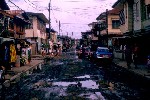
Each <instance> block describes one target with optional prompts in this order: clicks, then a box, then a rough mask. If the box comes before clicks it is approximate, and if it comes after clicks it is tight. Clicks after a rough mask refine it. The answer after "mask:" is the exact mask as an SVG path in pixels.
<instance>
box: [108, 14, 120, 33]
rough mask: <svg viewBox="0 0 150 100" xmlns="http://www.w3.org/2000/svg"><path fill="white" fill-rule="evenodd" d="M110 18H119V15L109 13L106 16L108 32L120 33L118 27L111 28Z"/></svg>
mask: <svg viewBox="0 0 150 100" xmlns="http://www.w3.org/2000/svg"><path fill="white" fill-rule="evenodd" d="M112 20H119V15H109V16H108V34H120V33H121V31H120V29H119V28H118V29H113V28H112Z"/></svg>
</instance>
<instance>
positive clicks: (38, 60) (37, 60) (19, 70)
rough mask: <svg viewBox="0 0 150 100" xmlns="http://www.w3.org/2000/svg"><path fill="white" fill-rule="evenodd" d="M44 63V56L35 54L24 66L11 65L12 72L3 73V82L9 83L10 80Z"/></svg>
mask: <svg viewBox="0 0 150 100" xmlns="http://www.w3.org/2000/svg"><path fill="white" fill-rule="evenodd" d="M42 63H44V58H43V57H42V56H41V55H35V56H33V57H32V58H31V62H30V64H27V65H25V66H21V67H13V68H12V69H11V72H13V75H11V74H6V75H5V79H6V80H5V82H4V84H6V85H7V84H8V83H11V81H15V80H17V79H18V78H20V75H21V74H23V73H28V72H30V71H32V70H33V69H35V68H36V67H37V66H38V65H40V64H42Z"/></svg>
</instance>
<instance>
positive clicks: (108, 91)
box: [3, 52, 146, 100]
mask: <svg viewBox="0 0 150 100" xmlns="http://www.w3.org/2000/svg"><path fill="white" fill-rule="evenodd" d="M112 68H115V67H113V65H110V67H109V68H105V67H104V66H99V65H97V64H94V63H92V62H90V61H89V60H86V59H78V57H77V56H76V54H75V52H67V53H63V54H62V56H61V57H54V58H51V59H49V60H47V62H46V63H45V64H44V65H43V67H42V69H37V70H34V71H33V73H32V74H29V75H27V74H25V75H23V76H22V78H21V79H20V82H18V83H15V84H14V85H13V86H12V87H11V88H6V89H4V91H5V93H4V94H3V97H4V99H6V100H141V99H145V98H146V94H145V93H146V90H144V89H143V88H142V87H139V88H137V86H133V85H130V84H127V83H126V82H125V81H124V80H122V78H124V75H120V73H116V71H117V72H121V71H122V70H121V69H117V68H116V69H115V71H112ZM123 72H124V73H126V72H125V71H123ZM121 73H122V72H121ZM121 77H122V78H121Z"/></svg>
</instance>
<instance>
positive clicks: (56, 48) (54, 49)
mask: <svg viewBox="0 0 150 100" xmlns="http://www.w3.org/2000/svg"><path fill="white" fill-rule="evenodd" d="M60 53H61V44H60V43H59V42H58V43H57V44H53V45H52V46H51V47H50V49H49V52H48V54H49V55H51V56H52V55H55V56H57V55H60ZM41 54H42V56H43V57H44V56H45V55H46V54H47V52H46V50H45V48H41Z"/></svg>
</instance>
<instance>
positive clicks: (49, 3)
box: [49, 0, 51, 39]
mask: <svg viewBox="0 0 150 100" xmlns="http://www.w3.org/2000/svg"><path fill="white" fill-rule="evenodd" d="M50 38H51V0H50V1H49V39H50Z"/></svg>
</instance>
